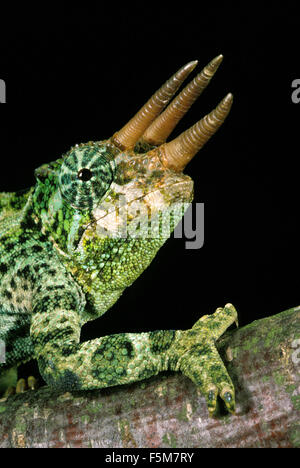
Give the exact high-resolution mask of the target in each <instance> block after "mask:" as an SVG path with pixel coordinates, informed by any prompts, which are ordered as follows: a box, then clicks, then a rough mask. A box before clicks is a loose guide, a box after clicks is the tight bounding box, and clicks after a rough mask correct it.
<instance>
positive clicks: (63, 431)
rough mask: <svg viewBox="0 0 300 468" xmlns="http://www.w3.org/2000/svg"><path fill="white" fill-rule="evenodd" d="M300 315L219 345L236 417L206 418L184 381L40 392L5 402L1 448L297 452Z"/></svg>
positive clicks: (0, 407)
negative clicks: (269, 449) (233, 390)
mask: <svg viewBox="0 0 300 468" xmlns="http://www.w3.org/2000/svg"><path fill="white" fill-rule="evenodd" d="M299 319H300V307H297V308H294V309H290V310H288V311H285V312H282V313H281V314H278V315H275V316H273V317H268V318H265V319H262V320H258V321H255V322H253V323H252V324H250V325H248V326H246V327H244V328H241V329H238V330H234V331H230V332H228V333H226V335H224V337H222V338H221V339H220V340H219V342H218V348H219V350H220V353H221V355H222V357H223V359H224V361H225V362H226V366H227V369H228V371H229V374H230V375H231V377H232V380H233V382H234V384H235V388H236V399H237V411H236V414H235V415H228V414H226V413H225V411H224V410H223V409H222V407H220V414H219V416H218V417H217V418H209V416H208V413H207V410H206V406H205V401H204V398H203V397H202V396H201V395H199V393H198V391H197V389H196V387H195V385H194V384H193V383H192V382H191V381H189V380H188V379H187V378H185V377H184V376H182V375H180V374H173V373H168V374H160V375H159V376H157V377H155V378H152V379H149V380H145V381H143V382H138V383H136V384H133V385H126V386H122V387H121V386H119V387H113V388H109V389H105V390H101V391H90V392H78V393H74V394H72V395H71V394H69V393H66V394H59V393H56V392H55V391H53V390H51V389H49V388H48V387H43V388H41V389H39V390H37V391H28V392H26V393H23V394H19V395H14V396H12V397H10V398H9V399H7V400H6V401H1V402H0V447H107V448H118V447H123V448H124V447H125V448H126V447H150V448H164V447H166V448H170V447H171V448H180V447H184V448H196V447H300V378H299V368H300V320H299Z"/></svg>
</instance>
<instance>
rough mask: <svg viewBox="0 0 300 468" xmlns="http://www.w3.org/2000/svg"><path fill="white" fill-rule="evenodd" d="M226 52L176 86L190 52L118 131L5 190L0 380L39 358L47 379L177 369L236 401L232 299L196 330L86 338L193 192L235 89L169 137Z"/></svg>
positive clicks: (209, 393) (108, 382)
mask: <svg viewBox="0 0 300 468" xmlns="http://www.w3.org/2000/svg"><path fill="white" fill-rule="evenodd" d="M222 59H223V56H222V55H218V56H217V57H215V58H214V59H213V60H212V61H211V62H209V64H208V65H206V66H205V67H204V68H203V70H202V71H201V72H200V73H198V74H197V75H196V76H195V78H194V79H193V80H192V81H190V82H189V83H188V84H187V85H186V86H185V88H184V89H183V90H182V91H181V92H180V93H179V94H177V91H178V89H179V87H180V86H181V85H182V83H183V82H184V80H185V79H186V78H187V76H188V75H189V74H190V73H191V72H192V71H193V70H194V68H195V67H196V65H197V63H198V61H197V60H195V61H191V62H189V63H187V64H186V65H184V66H183V67H181V68H180V69H179V70H178V71H177V72H176V73H175V74H174V75H172V76H171V78H169V79H168V80H167V81H166V82H165V83H164V85H163V86H161V88H159V90H158V91H156V92H155V93H154V94H153V95H152V97H151V98H150V99H149V100H148V101H147V102H146V104H145V105H144V106H143V107H142V108H141V109H140V110H139V111H138V112H137V113H136V114H135V115H134V117H133V118H131V120H129V122H128V123H127V124H126V125H124V126H123V127H122V128H121V130H119V131H117V132H115V133H114V134H113V135H112V136H111V137H110V138H108V139H106V140H100V141H89V142H87V143H80V144H75V145H74V146H73V147H71V148H70V149H69V150H68V151H67V152H66V153H65V154H63V155H62V156H61V157H60V158H59V159H56V160H54V161H52V162H50V163H47V164H42V165H41V166H40V167H38V168H37V169H36V170H35V180H36V183H35V185H34V186H33V187H31V188H29V189H25V190H23V191H16V192H10V193H6V192H3V193H1V194H0V342H2V343H4V345H5V362H1V363H0V380H1V379H2V384H3V382H7V380H8V377H7V376H8V375H9V373H12V372H13V370H14V369H16V368H17V367H18V366H19V365H20V364H22V363H25V362H27V361H29V360H32V359H35V360H37V363H38V369H39V372H40V374H41V376H42V378H43V380H44V381H45V382H46V384H47V385H49V386H51V387H53V388H55V389H57V390H58V391H70V392H72V391H81V390H91V389H101V388H105V387H112V386H115V385H123V384H130V383H132V382H137V381H140V380H143V379H147V378H150V377H151V376H154V375H157V374H158V373H159V372H162V371H168V370H170V371H180V372H182V373H183V374H184V375H185V376H187V377H188V378H190V379H191V380H192V381H193V382H194V383H195V385H196V386H197V387H198V388H199V389H200V391H201V393H202V394H203V395H204V397H205V398H206V403H207V408H208V411H209V414H211V415H213V414H214V413H215V411H216V407H217V401H219V398H221V399H222V400H223V404H225V407H226V408H227V410H228V411H229V412H234V411H235V390H234V386H233V383H232V381H231V379H230V376H229V374H228V372H227V370H226V367H225V365H224V363H223V361H222V359H221V357H220V356H219V354H218V351H217V348H216V345H215V343H216V341H217V340H218V338H219V337H220V336H221V335H222V334H223V333H224V332H225V331H226V330H227V328H228V327H229V326H230V325H231V324H233V323H234V322H235V323H236V324H237V311H236V309H235V307H234V306H233V305H232V304H230V303H228V304H226V305H225V306H224V307H219V308H218V309H217V310H216V311H215V312H214V313H212V314H209V315H205V316H202V317H201V318H200V319H199V320H198V321H197V322H196V323H195V324H194V325H193V326H192V328H190V329H188V330H156V331H150V332H143V333H119V334H115V335H108V336H103V337H100V338H96V339H93V340H89V341H83V342H81V341H80V331H81V328H82V326H83V325H84V324H85V323H86V322H88V321H92V320H95V319H97V318H99V317H100V316H102V315H103V314H104V313H105V312H106V311H107V310H108V309H109V308H110V307H111V306H112V305H113V304H114V303H115V302H116V301H117V300H118V298H119V297H120V296H121V294H122V293H123V292H124V290H125V289H126V288H127V287H129V286H130V285H131V284H132V283H133V282H134V281H135V280H136V279H137V278H138V277H139V276H140V275H141V274H142V272H143V271H144V270H145V269H146V268H147V267H148V266H149V264H150V263H151V261H152V260H153V258H154V257H155V255H156V254H157V252H158V251H159V249H160V248H161V247H162V245H163V244H164V243H165V242H166V240H167V239H168V238H169V237H170V234H171V232H172V231H173V230H174V228H175V227H176V225H177V224H178V222H179V221H180V220H181V219H182V217H183V216H184V212H185V210H186V207H187V206H189V205H190V204H191V202H192V200H193V180H192V179H191V178H190V177H189V176H188V175H186V174H184V173H183V170H184V168H185V167H186V165H187V164H188V162H189V161H190V160H191V159H192V158H193V157H194V156H195V155H196V154H197V153H198V151H199V150H200V149H201V148H202V147H203V145H204V144H205V143H206V142H207V141H208V140H209V138H210V137H211V136H212V135H213V134H214V133H215V132H216V131H217V129H218V128H219V127H220V126H221V124H222V123H223V122H224V120H225V118H226V117H227V115H228V113H229V111H230V108H231V105H232V101H233V96H232V94H231V93H229V94H227V95H226V96H225V98H224V99H223V100H222V101H221V102H220V103H219V104H218V105H217V107H216V108H215V109H214V110H213V111H212V112H210V113H209V114H207V115H206V116H205V117H203V118H202V119H201V120H199V121H198V122H197V123H196V124H195V125H193V126H192V127H191V128H189V129H188V130H186V131H184V132H183V133H181V134H180V135H179V136H178V137H176V138H174V139H173V140H170V141H167V139H168V137H169V135H170V134H171V132H172V131H173V129H174V128H175V126H176V124H177V123H178V122H179V120H180V119H181V118H182V117H183V116H184V115H185V113H186V112H187V111H188V110H189V108H190V107H191V105H192V104H193V103H194V102H195V100H196V99H197V98H198V97H199V96H200V94H201V93H202V92H203V90H204V89H205V88H206V86H207V85H208V83H209V82H210V80H211V78H212V77H213V76H214V74H215V72H216V70H217V69H218V67H219V65H220V63H221V61H222ZM3 385H4V384H3ZM3 385H2V387H3Z"/></svg>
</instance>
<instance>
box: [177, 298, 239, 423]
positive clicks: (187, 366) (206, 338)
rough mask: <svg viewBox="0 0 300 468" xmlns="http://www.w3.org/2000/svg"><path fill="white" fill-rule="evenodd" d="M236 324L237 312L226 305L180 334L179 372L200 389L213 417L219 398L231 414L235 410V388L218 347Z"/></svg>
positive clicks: (178, 344)
mask: <svg viewBox="0 0 300 468" xmlns="http://www.w3.org/2000/svg"><path fill="white" fill-rule="evenodd" d="M234 322H235V323H236V324H237V312H236V309H235V308H234V306H233V305H232V304H226V305H225V307H224V308H218V309H217V310H216V311H215V313H214V314H212V315H206V316H204V317H201V319H200V320H198V321H197V322H196V323H195V325H194V326H193V327H192V329H190V330H187V331H183V332H180V335H179V337H178V341H177V343H176V351H175V353H176V354H177V353H180V357H179V359H178V361H177V364H176V368H175V370H181V372H182V373H183V374H184V375H186V376H187V377H189V378H190V379H191V380H193V382H195V384H196V385H197V386H198V387H199V388H200V390H201V392H202V393H203V395H204V396H205V398H206V402H207V408H208V411H209V414H210V415H213V414H214V413H215V411H216V408H217V399H218V396H219V397H220V398H221V399H222V400H223V401H224V403H225V406H226V408H227V410H228V411H229V412H231V413H234V411H235V392H234V387H233V384H232V381H231V379H230V377H229V375H228V373H227V370H226V368H225V366H224V364H223V361H222V360H221V358H220V356H219V353H218V351H217V348H216V346H215V342H216V340H217V339H218V338H219V337H220V336H221V335H222V334H223V333H224V332H225V330H226V329H227V328H228V327H229V326H230V325H231V324H232V323H234ZM174 344H175V343H174Z"/></svg>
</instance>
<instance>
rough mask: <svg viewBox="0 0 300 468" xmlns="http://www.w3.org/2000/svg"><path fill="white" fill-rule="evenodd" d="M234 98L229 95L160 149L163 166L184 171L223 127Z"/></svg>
mask: <svg viewBox="0 0 300 468" xmlns="http://www.w3.org/2000/svg"><path fill="white" fill-rule="evenodd" d="M232 100H233V96H232V94H231V93H229V94H227V96H225V98H224V99H223V100H222V101H221V102H220V104H218V106H217V107H216V108H215V109H214V110H213V111H212V112H210V113H209V114H207V115H206V116H205V117H203V119H201V120H199V122H197V123H196V124H195V125H193V127H191V128H189V129H188V130H186V131H185V132H183V133H182V134H181V135H179V136H178V137H177V138H175V139H174V140H172V141H170V142H169V143H164V144H163V145H161V146H160V147H159V149H160V152H161V156H162V161H163V164H164V165H165V166H166V167H168V168H170V169H173V170H175V171H177V172H180V171H182V170H183V169H184V168H185V166H186V165H187V164H188V162H189V161H190V160H191V159H192V158H193V157H194V156H195V154H196V153H198V151H199V150H200V149H201V148H202V146H203V145H204V144H205V143H206V142H207V141H208V140H209V138H210V137H211V136H212V135H213V134H214V133H215V132H216V131H217V130H218V128H219V127H220V126H221V125H222V123H223V122H224V120H225V118H226V117H227V115H228V114H229V111H230V108H231V105H232Z"/></svg>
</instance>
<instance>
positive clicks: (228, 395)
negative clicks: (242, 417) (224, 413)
mask: <svg viewBox="0 0 300 468" xmlns="http://www.w3.org/2000/svg"><path fill="white" fill-rule="evenodd" d="M221 398H222V400H223V401H224V402H225V406H226V408H227V409H228V411H229V412H230V413H235V398H234V394H233V392H232V391H228V390H227V391H225V392H224V391H223V392H222V393H221Z"/></svg>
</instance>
